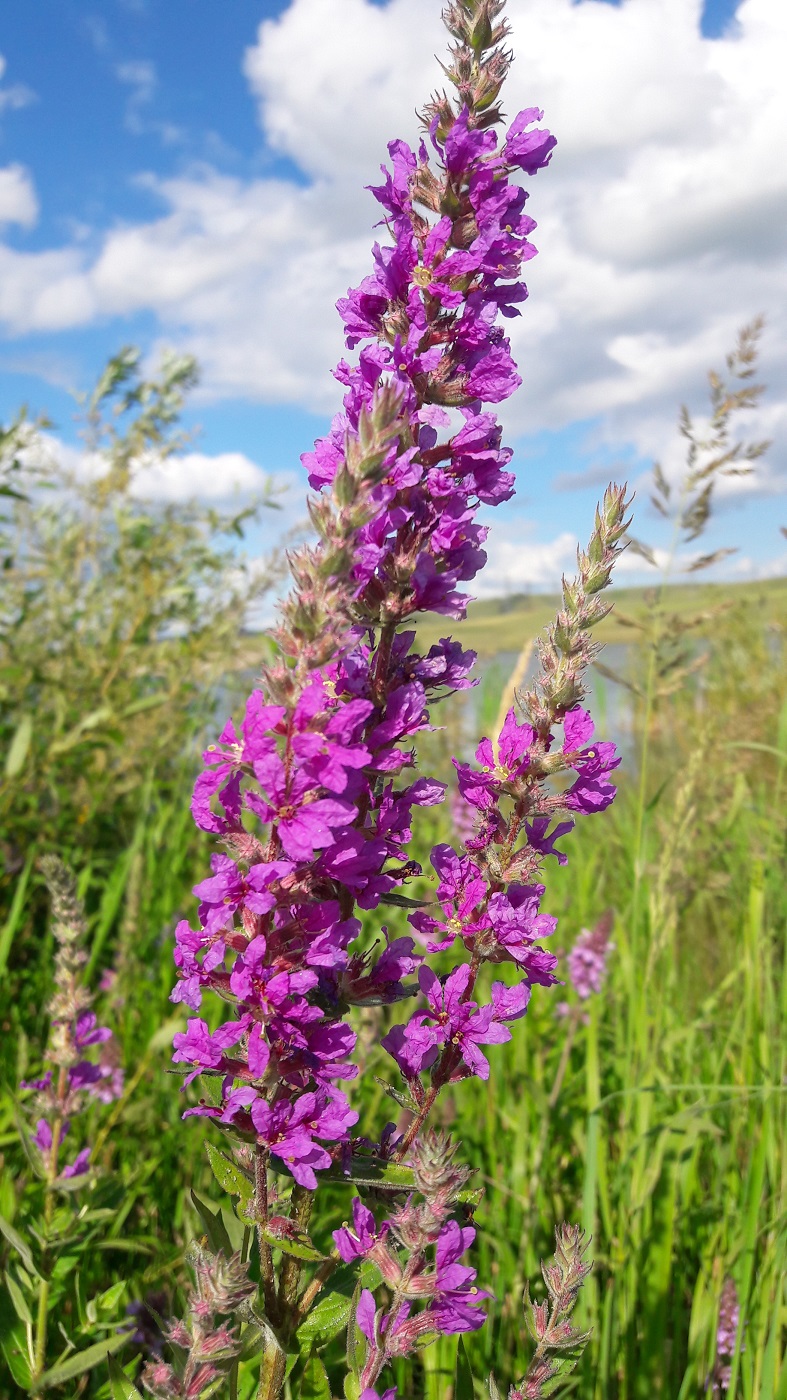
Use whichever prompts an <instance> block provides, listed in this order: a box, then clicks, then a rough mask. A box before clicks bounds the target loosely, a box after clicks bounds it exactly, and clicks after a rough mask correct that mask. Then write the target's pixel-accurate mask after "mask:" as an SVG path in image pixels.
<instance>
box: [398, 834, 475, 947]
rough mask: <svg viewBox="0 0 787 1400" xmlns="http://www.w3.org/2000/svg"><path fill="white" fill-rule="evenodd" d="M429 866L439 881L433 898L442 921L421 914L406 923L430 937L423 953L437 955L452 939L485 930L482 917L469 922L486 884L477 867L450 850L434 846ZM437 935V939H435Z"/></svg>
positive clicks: (414, 915) (418, 912)
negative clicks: (440, 912) (432, 868)
mask: <svg viewBox="0 0 787 1400" xmlns="http://www.w3.org/2000/svg"><path fill="white" fill-rule="evenodd" d="M431 860H432V865H433V867H434V869H435V871H436V872H437V874H438V876H439V877H440V883H439V884H438V886H437V898H438V900H439V901H440V904H441V905H442V908H443V914H444V918H443V919H435V918H433V917H432V916H431V915H430V914H427V913H426V912H424V911H422V910H418V911H417V913H415V914H411V915H410V923H411V924H412V926H413V928H414V929H416V930H417V932H418V933H420V934H421V935H422V936H423V937H430V938H431V941H430V942H428V943H427V945H426V946H427V949H428V950H429V952H430V953H438V952H442V951H444V950H445V949H446V948H450V946H451V944H452V943H453V941H454V939H455V938H456V937H457V936H459V937H464V936H465V935H468V934H473V933H476V932H478V931H479V930H480V929H484V928H488V927H489V920H488V918H487V917H486V916H484V917H482V918H480V919H476V920H474V919H473V910H474V909H475V908H476V907H477V906H478V905H479V904H480V903H481V901H482V899H483V897H484V896H485V894H486V892H487V882H486V880H485V878H484V877H483V875H482V874H481V871H480V870H479V868H478V866H477V865H474V864H473V862H472V861H471V860H470V859H469V858H468V857H467V856H458V855H457V854H456V851H454V850H453V849H452V848H451V847H450V846H435V847H434V848H433V850H432V856H431ZM438 934H441V935H442V936H441V937H440V938H436V935H438Z"/></svg>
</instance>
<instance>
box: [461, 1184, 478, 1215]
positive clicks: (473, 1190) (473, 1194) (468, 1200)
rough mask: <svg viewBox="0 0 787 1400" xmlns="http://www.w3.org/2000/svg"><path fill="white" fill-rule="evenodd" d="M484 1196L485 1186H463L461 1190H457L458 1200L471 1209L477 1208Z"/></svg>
mask: <svg viewBox="0 0 787 1400" xmlns="http://www.w3.org/2000/svg"><path fill="white" fill-rule="evenodd" d="M483 1198H484V1187H483V1186H475V1187H473V1186H463V1187H462V1190H461V1191H457V1193H456V1200H457V1201H458V1202H459V1204H460V1205H463V1206H467V1207H468V1208H469V1209H470V1210H475V1209H476V1208H477V1207H478V1206H480V1204H481V1202H482V1200H483Z"/></svg>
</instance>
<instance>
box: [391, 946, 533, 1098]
mask: <svg viewBox="0 0 787 1400" xmlns="http://www.w3.org/2000/svg"><path fill="white" fill-rule="evenodd" d="M469 980H470V965H469V963H462V965H461V966H460V967H458V968H456V969H455V971H454V972H452V973H450V974H449V976H448V977H447V978H446V980H445V983H442V982H441V981H440V979H439V978H438V977H436V976H435V974H434V972H432V969H431V968H430V967H422V968H421V969H420V971H419V974H418V981H419V984H420V987H421V991H422V992H423V993H424V995H425V997H426V1001H427V1010H425V1011H416V1013H415V1015H414V1016H413V1017H412V1019H411V1021H410V1023H409V1025H407V1026H405V1027H404V1029H403V1032H402V1034H403V1037H404V1042H405V1045H404V1047H402V1046H400V1045H398V1044H397V1040H398V1037H394V1039H393V1040H392V1038H391V1032H389V1034H388V1035H387V1036H386V1037H385V1038H384V1039H383V1041H382V1044H383V1046H384V1047H385V1048H386V1049H387V1050H389V1052H390V1053H391V1054H393V1055H394V1058H395V1059H397V1062H398V1063H400V1064H402V1060H403V1061H404V1063H403V1068H405V1067H406V1071H405V1072H407V1071H408V1070H410V1068H411V1066H413V1065H415V1066H417V1071H420V1070H422V1069H428V1068H429V1066H430V1065H432V1064H434V1062H435V1060H436V1059H437V1055H438V1050H439V1048H440V1047H441V1046H443V1045H446V1044H447V1043H448V1042H450V1043H451V1044H452V1045H453V1046H455V1047H456V1052H457V1054H458V1055H459V1056H460V1057H461V1059H462V1060H463V1062H464V1064H465V1066H466V1067H467V1071H468V1072H469V1073H470V1074H477V1075H478V1077H479V1078H480V1079H488V1078H489V1061H488V1060H487V1059H486V1057H485V1056H484V1055H483V1054H482V1053H481V1050H480V1049H479V1046H481V1045H502V1044H503V1043H504V1042H505V1041H507V1040H510V1039H511V1032H510V1031H509V1030H508V1029H507V1027H506V1026H504V1025H501V1024H500V1022H499V1021H495V1020H494V1010H493V1007H492V1006H485V1007H483V1008H482V1009H481V1010H479V1009H478V1006H477V1005H476V1003H475V1002H474V1001H463V1000H462V994H463V993H464V992H465V991H466V990H467V986H468V983H469ZM397 1051H398V1053H396V1052H397ZM400 1056H402V1058H401V1059H400Z"/></svg>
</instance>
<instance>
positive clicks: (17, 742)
mask: <svg viewBox="0 0 787 1400" xmlns="http://www.w3.org/2000/svg"><path fill="white" fill-rule="evenodd" d="M32 737H33V716H32V715H22V718H21V719H20V721H19V723H18V725H17V726H16V729H15V730H14V736H13V738H12V740H11V743H10V744H9V746H8V753H7V754H6V756H5V776H6V781H7V782H11V781H12V779H14V778H16V777H18V775H19V774H20V773H21V771H22V769H23V768H24V766H25V759H26V758H27V754H28V750H29V748H30V740H31V739H32Z"/></svg>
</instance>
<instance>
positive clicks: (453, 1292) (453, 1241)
mask: <svg viewBox="0 0 787 1400" xmlns="http://www.w3.org/2000/svg"><path fill="white" fill-rule="evenodd" d="M474 1239H475V1230H474V1229H473V1227H472V1225H467V1226H465V1227H464V1228H462V1227H461V1226H460V1225H458V1224H457V1223H456V1221H455V1220H449V1221H447V1222H446V1224H445V1225H444V1226H443V1228H442V1230H441V1231H440V1235H439V1238H438V1241H437V1249H436V1253H435V1258H436V1264H437V1292H436V1293H435V1296H434V1298H433V1299H432V1301H431V1303H430V1304H429V1308H428V1312H429V1313H430V1314H431V1315H432V1316H433V1318H434V1322H435V1325H436V1326H437V1330H438V1331H439V1332H442V1333H444V1334H446V1335H447V1334H452V1333H455V1332H475V1331H477V1330H478V1328H479V1327H483V1325H484V1323H485V1322H486V1313H485V1311H484V1308H483V1303H484V1300H485V1299H486V1298H490V1297H491V1296H492V1295H491V1294H490V1293H487V1292H485V1291H483V1290H482V1289H478V1288H476V1287H475V1277H476V1271H475V1269H471V1268H469V1267H468V1265H466V1264H460V1263H459V1260H460V1259H461V1257H462V1255H463V1254H464V1253H465V1252H466V1251H467V1250H468V1249H469V1248H470V1245H471V1244H472V1243H473V1240H474Z"/></svg>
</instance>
